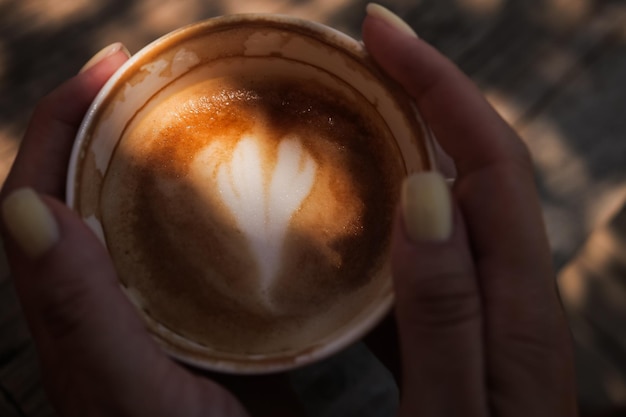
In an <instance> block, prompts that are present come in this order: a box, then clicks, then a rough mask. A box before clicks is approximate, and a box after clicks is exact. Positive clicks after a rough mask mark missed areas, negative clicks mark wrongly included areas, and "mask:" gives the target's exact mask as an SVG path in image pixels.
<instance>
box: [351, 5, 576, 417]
mask: <svg viewBox="0 0 626 417" xmlns="http://www.w3.org/2000/svg"><path fill="white" fill-rule="evenodd" d="M363 37H364V41H365V44H366V46H367V48H368V50H369V51H370V53H371V54H372V55H373V57H374V59H375V60H376V61H377V62H378V63H379V65H380V66H381V67H383V69H384V70H385V71H387V72H388V73H389V74H390V75H391V76H392V77H394V78H395V79H396V80H398V81H399V82H400V83H401V84H402V85H403V86H404V87H405V88H406V89H407V90H408V91H409V92H410V93H411V94H412V95H413V97H414V98H415V100H416V103H417V105H418V107H419V110H420V112H421V113H422V115H423V116H424V118H425V119H426V121H427V123H428V124H429V125H430V127H431V128H432V130H433V131H434V133H435V135H436V137H437V138H438V140H439V142H440V143H441V145H442V147H443V149H444V150H445V151H446V152H447V153H448V154H449V155H450V156H451V157H452V158H453V159H454V161H455V164H456V166H457V169H458V173H459V175H458V178H457V180H456V183H455V187H454V195H455V197H456V199H457V201H458V203H459V207H460V210H461V212H462V214H463V217H464V219H465V222H466V227H467V230H468V236H469V237H470V238H471V242H470V243H471V247H472V250H473V254H474V259H475V261H476V267H477V272H478V277H479V279H480V289H481V295H482V299H483V305H484V314H485V329H486V330H485V338H486V339H485V340H486V346H485V348H486V357H487V361H488V371H489V374H488V379H489V383H490V386H491V387H493V388H492V394H491V397H492V406H493V407H494V408H495V412H496V413H497V412H502V413H504V412H505V411H504V410H503V409H502V407H504V406H503V404H508V405H509V406H510V407H512V408H513V409H515V408H516V407H517V409H518V410H520V412H522V411H521V410H524V411H525V412H526V413H527V414H528V413H530V414H534V415H540V414H546V413H547V414H551V415H560V413H568V412H572V410H575V398H574V396H573V393H574V392H575V391H574V388H573V382H572V381H573V380H574V378H573V369H572V363H573V360H572V356H571V347H570V339H569V335H568V334H567V326H566V322H565V320H564V317H563V314H562V311H561V307H560V304H559V302H558V296H557V292H556V285H555V281H554V275H553V271H552V265H551V259H550V250H549V246H548V242H547V238H546V234H545V228H544V226H543V220H542V216H541V209H540V204H539V198H538V195H537V191H536V189H535V185H534V179H533V170H532V165H531V162H530V158H529V155H528V151H527V149H526V148H525V146H524V145H523V143H522V142H521V141H520V140H519V138H518V137H517V135H516V134H515V133H514V132H513V131H512V130H511V129H510V128H509V127H508V126H507V125H506V123H505V122H504V121H502V119H501V118H500V117H499V116H498V115H497V114H496V112H495V111H494V110H493V109H492V108H491V107H490V106H489V104H488V103H487V102H486V101H485V100H484V99H483V98H482V96H481V95H480V93H479V91H478V89H477V88H476V87H475V86H474V85H473V84H472V83H471V82H470V81H469V80H468V79H467V77H465V76H464V75H463V74H462V73H461V72H460V71H459V70H458V69H457V68H456V67H455V66H454V65H453V64H452V63H451V62H450V61H448V60H447V59H445V58H444V57H442V56H441V55H440V54H439V53H438V52H437V51H435V50H434V49H433V48H432V47H430V46H429V45H427V44H426V43H425V42H423V41H421V40H419V39H417V38H415V37H411V36H408V35H405V34H403V33H402V32H400V31H398V30H394V28H393V27H392V26H391V25H390V24H388V23H387V22H385V21H384V20H383V19H380V18H376V17H372V16H370V17H368V18H367V19H366V20H365V22H364V27H363Z"/></svg>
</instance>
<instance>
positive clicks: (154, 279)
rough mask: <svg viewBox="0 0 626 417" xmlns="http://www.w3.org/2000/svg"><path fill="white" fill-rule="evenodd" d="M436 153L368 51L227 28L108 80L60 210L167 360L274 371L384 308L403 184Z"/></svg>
mask: <svg viewBox="0 0 626 417" xmlns="http://www.w3.org/2000/svg"><path fill="white" fill-rule="evenodd" d="M432 149H433V148H432V142H431V141H430V136H429V132H428V129H427V128H426V127H425V126H424V124H423V123H421V121H420V119H419V116H418V115H417V113H416V111H415V107H414V105H413V103H412V102H411V100H410V98H409V97H408V96H407V95H406V93H405V92H404V91H402V90H401V89H400V88H399V86H398V85H397V84H395V83H394V82H393V81H391V80H390V79H389V78H388V77H387V76H386V75H384V74H382V73H381V72H380V70H379V68H378V67H377V66H376V65H374V64H373V62H372V60H371V59H370V58H369V56H368V54H367V52H366V51H365V49H364V48H363V45H362V44H361V43H359V42H357V41H355V40H354V39H351V38H349V37H347V36H346V35H343V34H341V33H339V32H337V31H335V30H333V29H330V28H328V27H325V26H323V25H320V24H318V23H314V22H310V21H304V20H299V19H295V18H291V17H288V16H280V15H233V16H222V17H219V18H215V19H210V20H207V21H204V22H200V23H197V24H194V25H191V26H188V27H185V28H182V29H180V30H177V31H175V32H172V33H170V34H168V35H166V36H164V37H163V38H161V39H159V40H157V41H155V42H154V43H153V44H151V45H149V46H147V47H146V48H144V49H143V50H142V51H140V52H138V53H137V54H136V55H134V56H133V57H132V58H131V59H130V60H129V61H128V62H127V63H126V64H124V65H123V66H122V67H121V68H120V69H119V70H118V71H117V72H116V73H115V74H114V75H113V76H112V77H111V79H110V80H109V81H108V82H107V84H106V85H105V86H104V87H103V89H102V91H101V92H100V94H99V96H98V97H97V98H96V99H95V101H94V103H93V104H92V106H91V108H90V110H89V111H88V112H87V114H86V117H85V120H84V121H83V124H82V126H81V128H80V131H79V133H78V135H77V139H76V142H75V146H74V149H73V153H72V157H71V160H70V165H69V170H68V183H67V202H68V205H69V206H70V207H72V208H74V209H75V210H76V211H77V212H78V213H79V215H80V216H81V217H82V218H83V219H84V220H85V222H86V223H87V224H88V225H89V227H90V228H91V229H92V230H93V231H94V232H95V233H96V235H97V236H98V237H99V238H100V239H101V240H102V242H103V244H105V245H106V247H107V249H108V251H109V253H110V254H111V257H112V259H113V262H114V264H115V267H116V270H117V272H118V275H119V279H120V285H121V288H122V290H123V291H124V292H125V293H126V294H127V295H128V297H129V299H130V300H131V302H132V303H133V304H134V306H135V307H136V308H137V311H138V313H139V314H140V315H141V317H142V318H143V319H144V321H145V323H146V326H147V328H148V330H149V331H150V332H151V333H152V334H153V335H154V337H155V339H156V340H157V341H158V342H159V343H160V345H161V346H162V347H163V348H164V349H165V350H166V351H167V352H168V353H169V354H170V355H172V356H173V357H175V358H177V359H180V360H182V361H184V362H187V363H189V364H192V365H195V366H199V367H202V368H207V369H211V370H218V371H227V372H234V373H262V372H273V371H279V370H286V369H291V368H293V367H296V366H301V365H305V364H308V363H311V362H313V361H316V360H319V359H321V358H324V357H327V356H329V355H330V354H332V353H334V352H336V351H338V350H339V349H341V348H343V347H346V346H348V345H349V344H351V343H353V342H354V341H356V340H357V339H358V338H360V337H361V336H363V335H364V334H365V333H366V332H367V331H368V330H369V329H371V328H372V327H373V326H374V325H375V324H376V323H377V322H378V321H379V320H380V319H381V318H382V317H383V316H384V315H385V314H386V313H387V312H388V311H389V309H390V308H391V305H392V302H393V293H392V285H391V274H390V265H389V262H390V261H389V254H388V249H389V241H390V230H391V222H392V218H393V212H394V207H395V203H396V200H397V198H398V193H399V184H400V182H401V180H402V178H403V177H404V176H405V175H406V174H410V173H412V172H417V171H423V170H427V169H431V168H432V163H431V161H432Z"/></svg>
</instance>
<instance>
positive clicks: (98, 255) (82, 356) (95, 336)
mask: <svg viewBox="0 0 626 417" xmlns="http://www.w3.org/2000/svg"><path fill="white" fill-rule="evenodd" d="M2 209H3V210H2V215H3V220H4V225H5V227H6V229H7V230H8V232H9V233H8V237H9V239H8V242H7V251H8V254H9V259H10V263H11V269H12V272H13V274H14V279H15V284H16V288H17V290H18V294H19V296H20V300H21V302H22V306H23V309H24V313H25V316H26V318H27V321H28V323H29V327H30V329H31V331H32V334H33V338H34V340H35V343H36V345H37V347H38V351H39V353H40V356H41V358H42V362H43V369H44V377H45V378H46V381H47V385H48V388H49V390H51V391H52V392H56V391H55V390H59V389H61V390H62V389H63V388H64V386H65V384H64V383H63V381H59V380H58V379H57V378H59V376H60V375H61V376H62V375H68V374H69V375H71V378H77V374H78V376H79V377H81V378H83V379H84V380H85V381H84V384H87V385H89V384H93V387H92V388H93V391H94V394H95V398H93V399H90V401H92V402H93V403H94V404H96V405H97V404H100V405H103V406H105V405H106V406H107V409H108V407H109V405H110V404H109V403H111V404H115V405H117V406H119V408H118V411H120V412H121V411H124V412H127V413H128V414H127V415H155V416H157V415H176V414H177V412H176V408H175V407H173V406H174V405H177V404H178V405H186V406H189V407H191V406H194V407H199V406H200V405H201V404H203V402H204V401H207V400H211V401H212V402H213V403H214V404H216V406H218V407H220V408H221V409H222V411H224V410H231V411H229V413H230V412H233V410H239V411H240V410H241V407H240V406H239V405H238V404H237V403H236V402H235V401H234V399H233V398H232V397H231V396H230V395H229V394H228V393H227V392H225V391H224V390H223V389H221V388H219V387H217V386H216V385H215V384H211V383H208V382H206V383H202V384H199V383H197V381H196V380H195V378H194V377H192V376H191V375H190V374H188V373H186V372H184V371H183V370H182V369H181V368H179V367H177V366H174V365H173V363H172V362H171V361H170V360H169V359H167V357H166V356H165V355H164V354H162V353H161V351H160V350H159V348H158V347H157V346H156V344H155V343H154V342H153V340H152V339H151V338H150V337H149V335H148V333H147V331H146V330H145V328H144V326H143V324H142V322H141V320H140V319H139V317H138V316H137V314H136V312H135V309H134V308H133V306H132V305H131V304H130V303H129V302H128V300H127V299H126V298H125V296H124V295H123V293H122V292H121V290H120V288H119V285H118V282H117V279H116V274H115V270H114V268H113V265H112V264H111V262H110V260H109V257H108V255H107V253H106V250H105V249H104V247H103V246H102V245H101V244H100V242H99V241H98V240H97V238H96V237H95V236H94V235H93V233H92V232H91V231H90V230H89V229H88V228H87V227H86V226H85V225H84V223H83V222H82V221H81V219H80V218H79V217H77V216H76V214H75V213H73V212H72V211H70V210H69V209H68V208H67V207H66V206H65V205H63V204H62V203H60V202H59V201H57V200H54V199H51V198H44V199H42V198H40V197H39V196H38V195H37V194H36V193H35V192H34V191H33V190H32V189H28V188H26V189H19V190H16V191H15V192H13V193H12V194H10V195H9V196H8V197H7V198H6V199H5V200H4V201H3V204H2ZM68 378H70V377H68ZM73 382H74V383H75V382H76V381H73ZM53 398H54V399H55V400H56V401H57V402H59V401H61V402H63V401H69V399H68V398H67V393H65V394H63V393H62V392H61V393H60V394H59V395H53ZM146 398H150V401H145V400H146ZM192 402H193V403H194V404H191V405H190V403H192ZM57 407H60V408H64V407H63V404H60V405H59V404H57ZM167 410H170V414H165V411H167ZM131 411H132V412H131ZM239 411H237V412H239ZM125 415H126V414H125ZM231 415H234V414H231Z"/></svg>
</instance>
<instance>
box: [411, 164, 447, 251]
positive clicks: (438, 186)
mask: <svg viewBox="0 0 626 417" xmlns="http://www.w3.org/2000/svg"><path fill="white" fill-rule="evenodd" d="M401 205H402V215H403V217H404V227H405V228H406V232H407V234H408V236H409V238H410V239H411V240H413V241H414V242H423V241H434V242H440V241H444V240H447V239H448V238H449V237H450V235H451V234H452V201H451V198H450V188H449V186H448V184H447V182H446V180H445V179H444V178H443V176H442V175H441V174H439V173H438V172H421V173H416V174H413V175H411V176H410V177H408V178H407V179H405V180H404V183H403V184H402V196H401Z"/></svg>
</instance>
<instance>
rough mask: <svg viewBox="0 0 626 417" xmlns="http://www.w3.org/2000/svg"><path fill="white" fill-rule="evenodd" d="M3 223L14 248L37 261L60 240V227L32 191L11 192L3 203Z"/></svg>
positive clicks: (21, 189) (30, 189)
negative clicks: (14, 245) (15, 246)
mask: <svg viewBox="0 0 626 417" xmlns="http://www.w3.org/2000/svg"><path fill="white" fill-rule="evenodd" d="M2 218H3V220H4V224H5V226H6V228H7V230H8V231H9V233H10V234H11V236H12V237H13V239H14V240H15V242H16V243H17V245H18V246H19V247H20V249H22V251H24V253H26V255H28V256H29V257H31V258H37V257H39V256H41V255H43V254H44V253H45V252H47V251H48V250H50V249H51V248H52V247H53V246H54V245H55V244H56V243H57V242H58V241H59V227H58V225H57V222H56V220H55V218H54V216H53V215H52V213H51V212H50V210H49V209H48V206H46V205H45V204H44V202H43V201H41V198H39V196H38V195H37V193H36V192H35V191H34V190H33V189H32V188H20V189H18V190H16V191H13V192H12V193H11V194H9V196H8V197H7V198H6V199H5V200H4V202H3V203H2Z"/></svg>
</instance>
